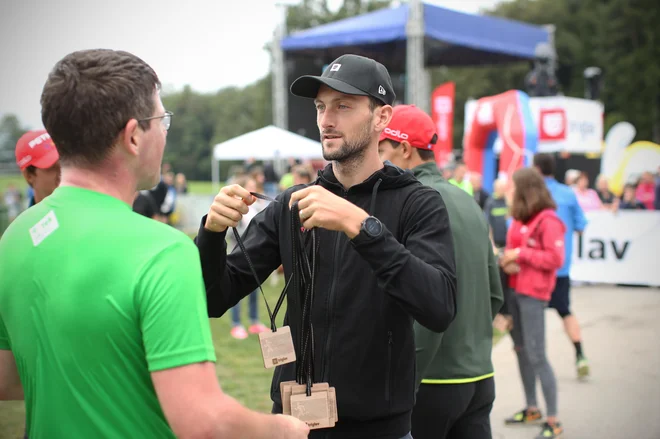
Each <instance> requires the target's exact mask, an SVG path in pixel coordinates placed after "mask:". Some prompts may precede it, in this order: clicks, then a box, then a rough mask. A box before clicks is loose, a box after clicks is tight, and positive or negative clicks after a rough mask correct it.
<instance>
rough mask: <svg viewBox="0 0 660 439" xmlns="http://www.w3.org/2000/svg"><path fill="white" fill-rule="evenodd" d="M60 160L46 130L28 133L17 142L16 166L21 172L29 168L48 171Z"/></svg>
mask: <svg viewBox="0 0 660 439" xmlns="http://www.w3.org/2000/svg"><path fill="white" fill-rule="evenodd" d="M59 159H60V155H59V154H58V152H57V149H56V148H55V144H54V143H53V140H52V139H51V138H50V134H48V132H47V131H46V130H37V131H28V132H27V133H25V134H23V135H22V136H21V138H20V139H18V142H16V164H17V165H18V167H19V168H21V171H22V170H23V169H25V168H27V167H28V166H34V167H35V168H40V169H47V168H50V167H51V166H53V165H54V164H55V163H56V162H57V161H58V160H59Z"/></svg>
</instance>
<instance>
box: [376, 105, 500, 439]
mask: <svg viewBox="0 0 660 439" xmlns="http://www.w3.org/2000/svg"><path fill="white" fill-rule="evenodd" d="M436 140H437V135H436V130H435V124H434V123H433V120H432V119H431V118H430V117H429V115H427V114H426V113H424V112H423V111H422V110H420V109H419V108H417V107H415V106H413V105H399V106H396V107H394V114H393V116H392V121H391V122H390V124H389V125H388V127H387V128H386V129H385V130H384V132H383V133H382V134H381V137H380V143H379V152H380V155H381V158H382V159H383V160H388V161H390V162H391V163H392V164H394V165H396V166H398V167H400V168H403V169H410V170H412V172H413V174H414V175H415V177H417V179H418V180H419V181H420V182H422V183H423V184H425V185H427V186H430V187H432V188H434V189H436V190H437V191H438V192H440V194H441V195H442V198H443V200H444V202H445V205H446V206H447V212H448V214H449V223H450V226H451V234H452V238H453V240H454V254H455V261H456V277H457V285H458V290H457V294H456V317H455V319H454V321H453V322H452V323H451V325H450V326H449V329H447V331H445V332H444V333H442V334H438V333H433V332H431V331H429V330H427V329H425V328H423V327H422V326H420V325H419V324H417V323H416V324H415V344H416V355H417V375H418V379H417V382H418V385H419V390H418V392H417V403H416V405H415V407H414V409H413V415H412V436H413V437H414V438H415V439H426V438H433V439H441V438H452V439H486V438H487V439H490V438H491V437H492V434H491V428H490V411H491V409H492V407H493V401H494V400H495V383H494V379H493V375H494V372H493V364H492V362H491V351H492V348H493V319H494V318H495V316H496V315H497V312H498V311H499V310H500V307H501V306H502V303H503V300H504V296H503V293H502V286H501V284H500V273H499V267H498V264H497V261H496V259H495V256H494V254H493V249H492V245H491V241H490V238H489V233H488V224H487V223H486V219H485V218H484V215H483V213H482V211H481V208H480V207H479V205H478V204H477V203H476V201H475V200H474V198H473V197H471V196H470V195H469V194H468V193H467V192H465V191H464V190H462V189H461V188H459V187H457V186H455V185H452V184H451V183H449V182H448V181H446V180H445V179H443V178H442V175H441V173H440V171H439V170H438V168H437V166H436V163H435V157H434V154H433V144H435V142H436ZM420 381H421V384H420Z"/></svg>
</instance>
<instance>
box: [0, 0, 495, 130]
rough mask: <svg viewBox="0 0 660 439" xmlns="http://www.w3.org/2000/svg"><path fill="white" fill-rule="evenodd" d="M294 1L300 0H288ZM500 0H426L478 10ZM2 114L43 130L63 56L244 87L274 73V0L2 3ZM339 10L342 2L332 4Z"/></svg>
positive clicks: (166, 77)
mask: <svg viewBox="0 0 660 439" xmlns="http://www.w3.org/2000/svg"><path fill="white" fill-rule="evenodd" d="M286 2H287V3H295V0H286ZM498 2H499V1H498V0H427V3H434V4H437V5H440V6H444V7H448V8H452V9H456V10H460V11H463V12H470V13H476V12H478V11H479V10H480V9H482V8H490V7H492V6H494V5H495V4H496V3H498ZM2 3H3V6H2V14H1V15H0V63H1V64H0V66H1V67H0V117H1V116H2V115H3V114H5V113H14V114H17V115H18V117H19V119H20V120H21V122H22V123H23V124H24V125H28V126H30V127H31V128H33V129H36V128H41V127H42V123H41V115H40V105H39V97H40V95H41V90H42V88H43V85H44V82H45V81H46V77H47V76H48V72H49V71H50V69H51V68H52V67H53V65H54V64H55V63H56V62H57V61H58V60H59V59H61V58H62V57H63V56H65V55H66V54H68V53H70V52H73V51H75V50H81V49H92V48H110V49H121V50H126V51H129V52H132V53H134V54H136V55H138V56H139V57H141V58H142V59H144V60H145V61H146V62H147V63H149V64H150V65H151V66H152V67H153V68H154V69H155V70H156V72H157V73H158V76H159V77H160V79H161V81H162V82H163V84H164V85H165V87H167V88H168V89H171V88H176V89H179V88H182V87H183V86H184V85H186V84H189V85H190V86H191V87H192V88H193V89H194V90H198V91H202V92H209V91H215V90H218V89H220V88H222V87H226V86H230V85H237V86H244V85H247V84H249V83H251V82H253V81H255V80H257V79H259V78H261V77H262V76H264V75H265V74H266V73H267V72H268V69H269V64H270V60H269V56H268V54H267V52H265V51H264V50H263V47H264V44H266V43H267V42H268V41H269V40H270V39H271V38H272V35H273V30H274V28H275V24H276V20H277V18H276V17H277V14H276V10H275V3H276V0H176V1H175V0H111V1H100V0H53V1H51V0H2ZM330 3H331V5H332V6H333V7H334V6H336V5H339V4H341V0H330Z"/></svg>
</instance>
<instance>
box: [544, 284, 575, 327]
mask: <svg viewBox="0 0 660 439" xmlns="http://www.w3.org/2000/svg"><path fill="white" fill-rule="evenodd" d="M570 292H571V279H570V278H569V277H568V276H561V277H560V276H557V283H556V285H555V290H554V291H553V292H552V297H551V298H550V303H549V304H548V306H549V307H550V308H554V309H556V310H557V313H558V314H559V315H560V316H561V318H564V317H566V316H568V315H570V314H571V296H570Z"/></svg>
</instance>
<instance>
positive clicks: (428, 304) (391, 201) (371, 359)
mask: <svg viewBox="0 0 660 439" xmlns="http://www.w3.org/2000/svg"><path fill="white" fill-rule="evenodd" d="M312 184H318V185H321V186H323V187H324V188H326V189H328V190H329V191H331V192H332V193H334V194H336V195H338V196H341V197H344V198H346V199H347V200H348V201H350V202H351V203H353V204H355V205H357V206H359V207H360V208H362V209H364V210H365V211H367V212H368V213H369V214H370V215H373V216H375V217H377V218H378V219H379V220H380V221H381V222H382V224H383V226H384V231H383V233H382V234H381V235H380V236H378V237H376V238H371V237H369V236H368V235H366V234H365V233H363V232H361V233H360V234H359V235H358V236H356V237H355V238H354V239H352V240H350V239H349V238H348V237H347V236H346V235H345V234H344V233H341V232H334V231H329V230H325V229H318V230H317V233H318V239H319V242H320V255H319V259H320V265H319V270H318V275H317V279H318V280H317V282H316V284H315V293H314V294H315V296H314V304H313V309H312V323H313V325H314V346H315V360H314V381H315V382H327V383H329V384H330V386H334V387H335V389H336V393H337V406H338V414H339V422H338V423H337V424H336V426H335V427H334V428H332V429H325V430H314V431H312V433H311V434H310V437H311V438H321V437H323V438H393V439H399V438H401V437H403V436H404V435H406V434H407V433H408V432H409V431H410V414H411V411H412V408H413V406H414V401H415V343H414V333H413V319H414V320H417V321H418V322H419V323H420V324H421V325H423V326H425V327H427V328H428V329H430V330H432V331H436V332H442V331H444V330H446V329H447V327H448V326H449V324H450V323H451V321H452V319H453V318H454V315H455V312H456V309H455V294H456V277H455V266H454V250H453V242H452V237H451V233H450V228H449V217H448V215H447V210H446V208H445V204H444V202H443V200H442V197H441V196H440V194H439V193H438V192H437V191H436V190H434V189H431V188H429V187H427V186H423V185H422V184H421V183H420V182H419V181H417V180H416V179H415V177H414V176H413V175H412V173H410V172H407V171H403V170H401V169H399V168H397V167H395V166H392V165H390V164H389V163H388V164H386V165H385V167H384V168H383V169H382V170H379V171H377V172H375V173H374V174H373V175H372V176H371V177H369V178H368V179H367V180H365V181H364V182H362V183H360V184H358V185H355V186H353V187H351V188H350V189H349V190H344V188H343V187H342V185H341V184H339V182H338V181H337V179H336V178H335V176H334V174H333V172H332V167H331V165H329V166H328V167H326V169H325V170H324V171H323V172H322V173H319V177H318V178H317V180H316V181H315V182H314V183H312ZM302 187H303V186H297V187H293V188H290V189H288V190H287V191H285V192H284V193H282V194H280V195H279V196H278V197H277V200H278V201H279V202H274V203H270V205H268V207H267V208H266V209H264V210H263V211H262V212H260V213H259V214H257V215H256V216H255V217H254V218H253V219H252V221H251V223H250V225H249V226H248V228H247V230H246V231H245V233H244V235H243V240H244V244H245V248H246V250H247V253H248V255H249V256H250V258H251V260H252V263H253V265H254V267H255V270H256V272H257V274H258V277H259V280H260V281H261V282H263V281H264V280H265V279H266V278H267V277H268V276H269V275H270V274H271V273H272V272H273V271H274V270H275V269H277V267H278V266H279V265H280V264H283V265H284V273H285V276H286V278H287V279H288V278H289V275H290V274H291V271H292V256H291V251H292V237H291V223H290V220H291V217H290V216H291V211H290V209H289V208H288V205H289V199H290V196H291V193H292V192H295V191H296V190H299V189H302ZM205 220H206V218H203V219H202V225H201V227H200V230H199V234H198V236H197V238H196V240H195V241H196V244H197V246H198V248H199V252H200V256H201V261H202V270H203V274H204V282H205V284H206V295H207V306H208V312H209V316H210V317H220V316H222V315H223V314H224V313H225V312H226V311H227V310H228V309H230V308H231V307H232V306H234V305H235V304H236V303H238V302H239V301H240V300H241V299H242V298H243V297H245V296H247V295H248V294H249V293H250V292H251V291H253V290H254V289H255V288H257V285H256V282H255V280H254V278H253V276H252V273H251V271H250V268H249V265H248V263H247V261H246V258H245V256H244V255H243V254H242V252H241V250H240V248H236V249H234V251H233V252H231V254H229V255H227V251H226V248H227V245H226V243H225V235H226V232H224V233H214V232H209V231H208V230H206V229H204V223H205ZM292 300H295V299H293V298H292V297H291V295H288V296H287V303H288V306H289V307H291V306H296V304H294V305H292ZM288 317H289V316H288V313H287V315H286V316H285V324H288V325H289V326H290V327H291V332H292V335H293V339H294V343H296V340H297V339H298V334H299V333H300V322H297V321H288V320H289V318H288ZM296 350H297V351H298V346H296ZM294 379H295V364H294V363H290V364H286V365H283V366H279V367H277V368H276V369H275V372H274V376H273V383H272V387H271V397H272V400H273V402H274V405H273V411H274V412H276V413H281V412H282V406H281V398H280V386H279V383H280V382H281V381H291V380H294Z"/></svg>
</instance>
